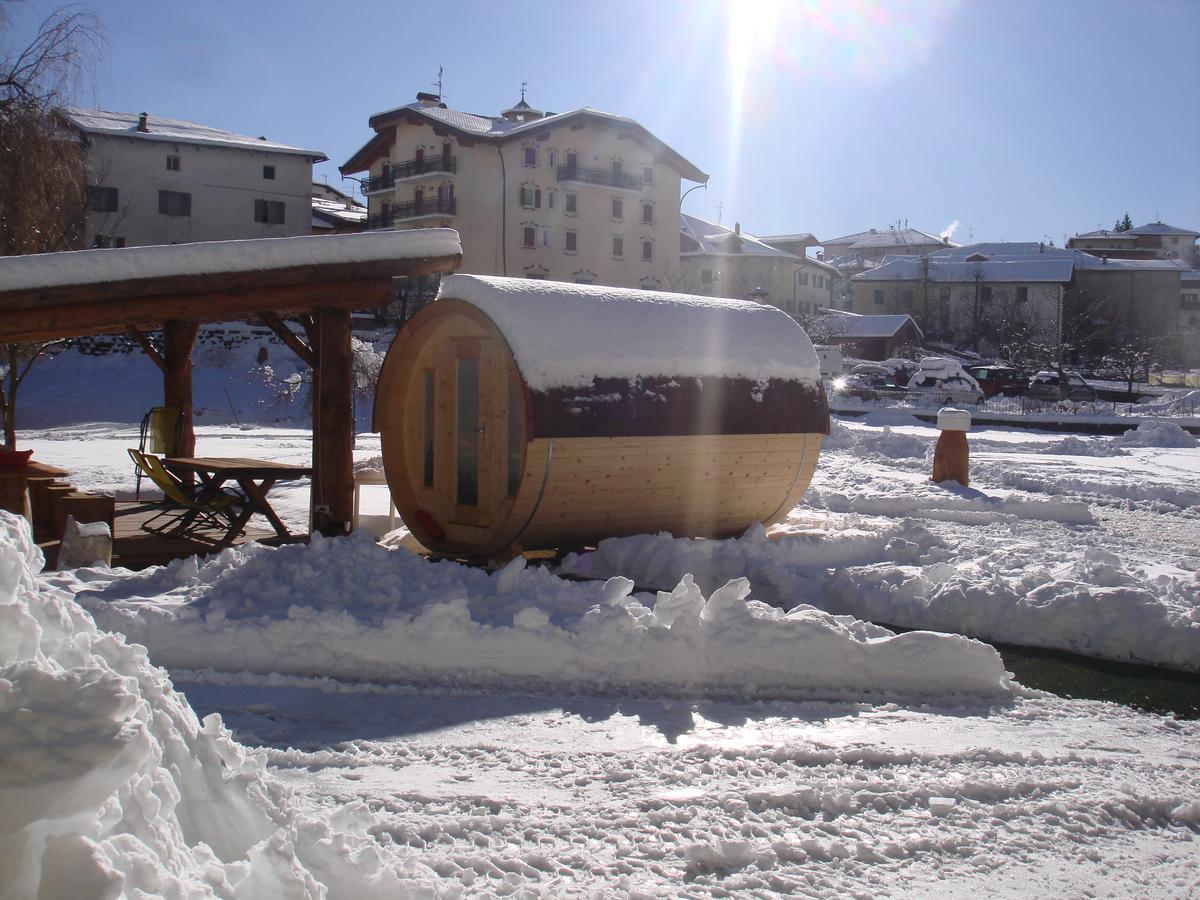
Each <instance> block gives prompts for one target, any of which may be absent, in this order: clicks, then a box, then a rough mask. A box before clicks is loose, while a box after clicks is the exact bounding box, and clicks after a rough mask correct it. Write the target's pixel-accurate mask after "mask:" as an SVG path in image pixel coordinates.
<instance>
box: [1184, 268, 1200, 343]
mask: <svg viewBox="0 0 1200 900" xmlns="http://www.w3.org/2000/svg"><path fill="white" fill-rule="evenodd" d="M1179 286H1180V299H1179V338H1180V344H1181V346H1182V347H1183V350H1184V352H1183V354H1182V357H1183V359H1182V362H1183V364H1184V365H1187V366H1200V270H1196V269H1190V270H1188V271H1186V272H1182V273H1180V276H1179Z"/></svg>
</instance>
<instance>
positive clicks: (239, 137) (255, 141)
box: [58, 106, 328, 162]
mask: <svg viewBox="0 0 1200 900" xmlns="http://www.w3.org/2000/svg"><path fill="white" fill-rule="evenodd" d="M58 112H59V114H60V115H62V117H63V118H64V119H66V120H67V121H68V122H69V123H70V124H71V125H73V126H74V127H75V128H77V129H78V130H79V131H82V132H84V133H85V134H104V135H110V136H113V137H118V136H119V137H126V138H133V139H134V140H141V141H169V142H170V143H172V144H204V145H207V146H212V147H230V148H234V149H238V150H266V151H270V152H271V153H291V154H295V155H298V156H308V157H311V158H312V160H313V162H321V161H322V160H325V159H328V157H327V156H325V154H324V153H322V152H321V151H320V150H305V149H304V148H303V147H293V146H291V145H290V144H280V143H277V142H276V141H268V140H267V139H266V138H263V137H257V138H255V137H250V136H249V135H245V134H236V133H235V132H232V131H223V130H222V129H220V128H212V127H211V126H208V125H198V124H196V123H195V122H185V121H183V120H182V119H165V118H163V117H161V116H147V117H146V127H147V128H148V130H147V131H139V130H138V120H139V119H140V118H141V116H140V115H139V114H137V113H123V112H110V111H108V110H103V109H78V108H75V107H70V106H64V107H60V108H59V110H58Z"/></svg>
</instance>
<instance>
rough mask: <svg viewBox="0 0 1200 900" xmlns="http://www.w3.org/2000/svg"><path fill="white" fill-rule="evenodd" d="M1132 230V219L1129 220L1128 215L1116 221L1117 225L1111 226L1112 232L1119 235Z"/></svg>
mask: <svg viewBox="0 0 1200 900" xmlns="http://www.w3.org/2000/svg"><path fill="white" fill-rule="evenodd" d="M1131 228H1133V219H1131V218H1129V213H1128V212H1126V213H1125V218H1123V219H1117V224H1116V225H1114V226H1113V231H1115V232H1117V234H1120V233H1121V232H1122V231H1129V230H1130V229H1131Z"/></svg>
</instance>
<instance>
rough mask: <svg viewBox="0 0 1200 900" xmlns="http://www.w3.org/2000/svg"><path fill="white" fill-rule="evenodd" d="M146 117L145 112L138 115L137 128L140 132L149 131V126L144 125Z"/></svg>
mask: <svg viewBox="0 0 1200 900" xmlns="http://www.w3.org/2000/svg"><path fill="white" fill-rule="evenodd" d="M147 118H149V117H148V116H147V115H146V114H145V113H142V114H141V115H140V116H138V126H137V130H138V131H140V132H142V134H146V133H148V132H149V131H150V128H149V126H147V125H146V119H147Z"/></svg>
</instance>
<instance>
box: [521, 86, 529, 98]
mask: <svg viewBox="0 0 1200 900" xmlns="http://www.w3.org/2000/svg"><path fill="white" fill-rule="evenodd" d="M527 84H529V82H528V81H522V82H521V102H522V103H524V102H525V86H526V85H527Z"/></svg>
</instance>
